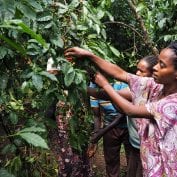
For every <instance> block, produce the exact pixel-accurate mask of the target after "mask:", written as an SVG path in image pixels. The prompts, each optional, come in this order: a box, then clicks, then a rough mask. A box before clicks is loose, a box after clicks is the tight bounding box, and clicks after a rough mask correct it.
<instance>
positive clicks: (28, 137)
mask: <svg viewBox="0 0 177 177" xmlns="http://www.w3.org/2000/svg"><path fill="white" fill-rule="evenodd" d="M19 136H21V137H22V138H23V139H24V140H25V141H27V142H28V143H29V144H32V145H33V146H35V147H41V148H44V149H49V147H48V145H47V143H46V142H45V141H44V139H43V138H42V137H41V136H39V135H37V134H35V133H30V132H27V133H20V134H19Z"/></svg>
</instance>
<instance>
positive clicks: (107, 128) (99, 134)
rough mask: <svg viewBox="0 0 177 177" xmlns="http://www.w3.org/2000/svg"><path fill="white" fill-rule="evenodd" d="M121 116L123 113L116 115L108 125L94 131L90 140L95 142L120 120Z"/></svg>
mask: <svg viewBox="0 0 177 177" xmlns="http://www.w3.org/2000/svg"><path fill="white" fill-rule="evenodd" d="M123 116H124V115H123V114H119V115H117V116H116V118H115V119H114V120H113V121H112V122H111V123H110V124H109V125H107V126H106V127H104V128H101V129H99V130H98V131H97V132H95V133H94V135H93V136H92V138H91V142H92V143H97V142H98V141H99V140H100V138H101V137H102V136H103V135H104V134H105V133H107V132H108V131H109V130H111V129H112V128H114V127H115V126H116V125H117V124H118V123H119V122H120V119H121V118H123Z"/></svg>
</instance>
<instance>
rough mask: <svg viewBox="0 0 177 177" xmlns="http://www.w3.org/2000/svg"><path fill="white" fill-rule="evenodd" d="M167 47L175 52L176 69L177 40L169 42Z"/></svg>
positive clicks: (176, 64) (175, 64)
mask: <svg viewBox="0 0 177 177" xmlns="http://www.w3.org/2000/svg"><path fill="white" fill-rule="evenodd" d="M167 48H169V49H172V50H173V52H174V54H175V58H174V66H175V69H176V70H177V42H176V41H175V42H172V43H170V45H168V46H167Z"/></svg>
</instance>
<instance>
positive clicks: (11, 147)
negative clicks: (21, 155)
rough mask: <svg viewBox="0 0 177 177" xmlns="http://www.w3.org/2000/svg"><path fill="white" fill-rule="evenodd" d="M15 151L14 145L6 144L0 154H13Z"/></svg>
mask: <svg viewBox="0 0 177 177" xmlns="http://www.w3.org/2000/svg"><path fill="white" fill-rule="evenodd" d="M16 149H17V148H16V146H15V145H14V144H8V145H6V146H5V147H4V148H3V149H2V151H1V153H2V154H9V153H15V151H16Z"/></svg>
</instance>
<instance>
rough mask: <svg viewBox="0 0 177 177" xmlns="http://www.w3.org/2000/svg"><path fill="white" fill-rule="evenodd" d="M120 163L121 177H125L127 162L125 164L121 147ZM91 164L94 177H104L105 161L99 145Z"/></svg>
mask: <svg viewBox="0 0 177 177" xmlns="http://www.w3.org/2000/svg"><path fill="white" fill-rule="evenodd" d="M120 162H121V166H120V168H121V177H125V176H126V168H127V162H126V158H125V153H124V149H123V147H122V149H121V156H120ZM91 164H92V169H93V171H94V173H95V177H106V168H105V161H104V155H103V149H102V146H100V145H99V147H98V149H97V152H96V154H95V155H94V157H93V158H92V159H91Z"/></svg>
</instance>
